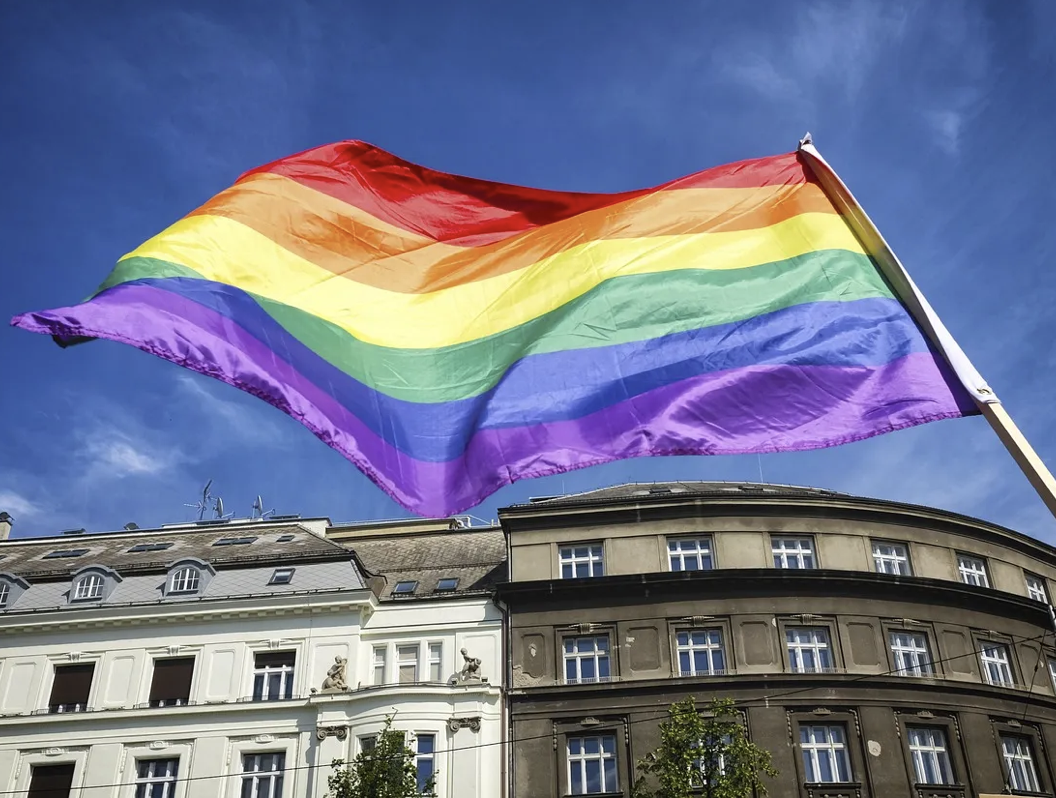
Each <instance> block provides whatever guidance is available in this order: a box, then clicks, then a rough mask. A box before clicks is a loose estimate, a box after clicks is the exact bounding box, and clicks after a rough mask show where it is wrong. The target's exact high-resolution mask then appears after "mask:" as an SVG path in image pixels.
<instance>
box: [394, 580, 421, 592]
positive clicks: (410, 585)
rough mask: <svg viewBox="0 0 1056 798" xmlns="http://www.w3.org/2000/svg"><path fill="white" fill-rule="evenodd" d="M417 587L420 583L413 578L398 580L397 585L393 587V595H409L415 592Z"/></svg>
mask: <svg viewBox="0 0 1056 798" xmlns="http://www.w3.org/2000/svg"><path fill="white" fill-rule="evenodd" d="M416 587H418V583H417V582H416V581H415V580H413V579H408V580H406V581H404V582H397V583H396V587H394V588H393V589H392V595H394V596H409V595H411V594H412V593H413V592H414V590H415V588H416Z"/></svg>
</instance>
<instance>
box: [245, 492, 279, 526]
mask: <svg viewBox="0 0 1056 798" xmlns="http://www.w3.org/2000/svg"><path fill="white" fill-rule="evenodd" d="M274 512H275V509H274V508H272V509H270V510H265V509H264V500H263V499H262V498H260V496H257V498H256V500H255V501H254V502H253V513H252V515H250V518H259V519H260V520H261V521H263V520H265V519H266V518H267V517H268V516H269V515H271V514H272V513H274Z"/></svg>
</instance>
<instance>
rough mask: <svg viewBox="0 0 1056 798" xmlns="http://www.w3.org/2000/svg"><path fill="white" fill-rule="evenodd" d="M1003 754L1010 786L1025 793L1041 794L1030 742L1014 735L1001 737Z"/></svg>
mask: <svg viewBox="0 0 1056 798" xmlns="http://www.w3.org/2000/svg"><path fill="white" fill-rule="evenodd" d="M1001 753H1002V754H1003V755H1004V757H1005V770H1007V771H1008V786H1009V787H1011V788H1012V789H1013V790H1021V791H1023V792H1041V782H1039V781H1038V770H1037V768H1036V767H1035V766H1034V751H1033V749H1032V747H1031V745H1030V740H1029V739H1027V738H1026V737H1019V736H1017V735H1013V734H1002V735H1001Z"/></svg>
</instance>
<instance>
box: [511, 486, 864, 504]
mask: <svg viewBox="0 0 1056 798" xmlns="http://www.w3.org/2000/svg"><path fill="white" fill-rule="evenodd" d="M678 494H684V495H689V496H713V497H717V496H828V497H832V496H842V495H844V494H841V493H837V492H836V491H831V490H824V489H822V488H808V487H800V486H796V485H770V484H767V483H757V482H704V481H699V482H629V483H626V484H623V485H613V486H611V487H607V488H599V489H597V490H589V491H585V492H583V493H573V494H569V495H566V496H539V497H536V498H532V499H530V500H529V501H528V502H527V503H525V504H516V505H513V506H514V507H518V508H524V507H533V506H536V505H541V504H546V505H548V506H550V505H558V504H578V503H581V502H582V503H589V502H595V501H606V500H610V501H611V500H624V501H626V500H628V499H632V500H633V499H637V498H642V499H645V498H659V497H663V496H670V495H678Z"/></svg>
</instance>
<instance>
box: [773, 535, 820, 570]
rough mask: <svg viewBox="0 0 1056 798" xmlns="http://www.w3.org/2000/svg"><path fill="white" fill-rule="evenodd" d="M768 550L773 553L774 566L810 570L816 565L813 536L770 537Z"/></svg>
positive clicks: (785, 568)
mask: <svg viewBox="0 0 1056 798" xmlns="http://www.w3.org/2000/svg"><path fill="white" fill-rule="evenodd" d="M770 552H771V553H772V554H773V555H774V568H779V569H782V570H792V571H811V570H813V569H814V568H816V567H817V558H816V557H815V556H814V538H812V537H807V536H798V537H776V536H775V537H771V538H770ZM808 560H809V564H808ZM791 563H795V564H794V565H793V564H791Z"/></svg>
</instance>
